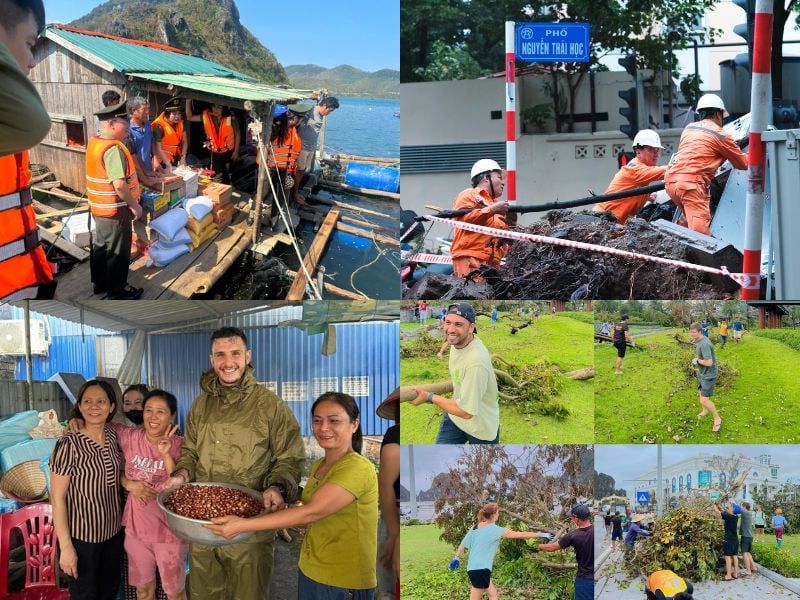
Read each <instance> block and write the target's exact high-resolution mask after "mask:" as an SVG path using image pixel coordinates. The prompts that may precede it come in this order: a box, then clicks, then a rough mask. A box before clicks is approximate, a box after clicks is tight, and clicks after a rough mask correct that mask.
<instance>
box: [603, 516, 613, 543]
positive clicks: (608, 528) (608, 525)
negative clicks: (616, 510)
mask: <svg viewBox="0 0 800 600" xmlns="http://www.w3.org/2000/svg"><path fill="white" fill-rule="evenodd" d="M603 523H605V526H606V539H608V536H609V535H611V511H610V510H607V511H606V514H604V515H603Z"/></svg>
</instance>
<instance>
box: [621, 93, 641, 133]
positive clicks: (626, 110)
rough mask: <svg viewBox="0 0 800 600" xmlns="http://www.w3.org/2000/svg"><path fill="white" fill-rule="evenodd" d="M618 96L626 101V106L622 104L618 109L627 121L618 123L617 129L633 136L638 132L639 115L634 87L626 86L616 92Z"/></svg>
mask: <svg viewBox="0 0 800 600" xmlns="http://www.w3.org/2000/svg"><path fill="white" fill-rule="evenodd" d="M617 93H618V94H619V97H620V98H622V99H623V100H625V102H627V104H628V106H623V107H622V108H620V109H619V114H621V115H622V116H623V117H625V118H626V119H627V121H628V124H627V125H620V126H619V130H620V131H621V132H622V133H624V134H625V135H627V136H628V137H629V138H631V139H633V137H634V136H635V135H636V134H637V133H638V132H639V115H638V112H637V103H636V88H635V87H632V88H628V89H627V90H622V91H620V92H617Z"/></svg>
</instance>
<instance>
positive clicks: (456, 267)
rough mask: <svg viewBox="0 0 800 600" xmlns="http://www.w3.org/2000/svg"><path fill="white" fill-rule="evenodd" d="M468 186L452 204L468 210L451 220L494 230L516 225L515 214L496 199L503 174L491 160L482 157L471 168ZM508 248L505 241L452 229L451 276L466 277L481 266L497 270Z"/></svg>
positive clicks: (502, 181)
mask: <svg viewBox="0 0 800 600" xmlns="http://www.w3.org/2000/svg"><path fill="white" fill-rule="evenodd" d="M470 179H471V181H472V187H471V188H469V189H466V190H464V191H463V192H461V193H460V194H459V195H458V196H457V197H456V199H455V202H453V210H464V209H467V210H471V212H469V213H467V214H466V215H464V216H461V217H457V218H456V219H455V220H457V221H462V222H465V223H474V224H476V225H483V226H485V227H493V228H495V229H508V228H509V227H513V226H514V225H516V224H517V215H516V214H515V213H509V212H508V202H506V201H505V200H498V198H500V196H502V195H503V188H504V186H505V182H504V173H503V170H502V169H501V168H500V165H498V164H497V163H496V162H495V161H493V160H491V159H488V158H483V159H481V160H479V161H478V162H476V163H475V164H474V165H472V170H471V171H470ZM507 248H508V245H507V242H506V241H505V240H503V239H501V238H495V237H493V236H491V235H486V234H483V233H475V232H472V231H466V230H464V229H456V230H455V233H454V234H453V244H452V246H451V248H450V253H451V255H452V257H453V274H454V275H455V276H456V277H466V276H467V275H469V274H470V273H471V272H472V271H474V270H475V269H477V268H479V267H480V266H482V265H490V266H493V267H497V266H499V265H500V260H501V259H502V258H503V256H504V255H505V253H506V250H507Z"/></svg>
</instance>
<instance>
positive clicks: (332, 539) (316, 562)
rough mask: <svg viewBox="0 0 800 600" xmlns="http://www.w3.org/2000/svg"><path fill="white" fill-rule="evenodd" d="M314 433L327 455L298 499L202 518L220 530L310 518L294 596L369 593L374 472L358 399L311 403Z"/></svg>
mask: <svg viewBox="0 0 800 600" xmlns="http://www.w3.org/2000/svg"><path fill="white" fill-rule="evenodd" d="M311 416H312V419H313V430H314V437H315V438H316V439H317V442H318V443H319V445H320V446H321V447H322V449H323V450H325V458H322V459H320V460H318V461H317V462H315V463H314V464H313V465H312V467H311V474H310V475H309V478H308V481H307V483H306V486H305V488H304V490H303V497H302V500H303V505H302V506H299V507H296V508H289V509H287V510H282V511H279V512H276V513H271V514H265V515H260V516H258V517H253V518H251V519H242V518H239V517H234V516H226V517H219V518H215V519H213V522H214V524H212V525H206V527H208V528H209V529H210V530H211V531H213V532H214V533H216V534H217V535H221V536H223V537H225V538H232V537H234V536H235V535H238V534H240V533H244V532H246V531H260V530H263V529H281V528H284V527H297V526H303V525H307V526H308V530H307V532H306V536H305V538H304V540H303V547H302V548H301V550H300V564H299V567H300V572H299V575H298V590H297V594H298V598H302V599H303V600H307V599H308V600H313V599H315V598H323V597H324V598H335V597H338V594H340V595H341V597H342V598H352V599H353V600H372V598H374V593H375V592H374V588H375V586H376V585H377V580H376V576H375V557H376V555H377V552H378V540H377V530H378V478H377V475H376V474H375V467H374V466H373V465H372V463H370V462H369V461H368V460H367V459H366V458H364V457H363V456H361V454H360V452H361V446H362V436H361V424H360V422H359V418H358V416H359V410H358V405H357V404H356V402H355V400H353V398H352V397H351V396H348V395H347V394H340V393H338V392H327V393H325V394H322V396H320V397H319V398H317V400H316V401H315V402H314V404H313V405H312V407H311Z"/></svg>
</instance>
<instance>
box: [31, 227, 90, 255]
mask: <svg viewBox="0 0 800 600" xmlns="http://www.w3.org/2000/svg"><path fill="white" fill-rule="evenodd" d="M39 237H40V238H42V239H43V240H44V241H45V242H47V243H48V244H50V245H51V246H55V247H56V248H58V249H59V250H61V251H62V252H65V253H66V254H69V255H70V256H71V257H72V258H74V259H76V260H78V261H80V262H83V261H85V260H86V259H87V258H89V252H87V251H86V250H84V249H83V248H81V247H79V246H76V245H75V244H73V243H72V242H70V241H69V240H66V239H64V238H62V237H58V236H57V235H56V234H54V233H52V232H50V231H48V230H47V229H44V228H43V227H40V228H39Z"/></svg>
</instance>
